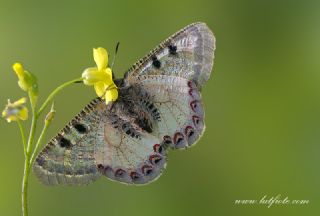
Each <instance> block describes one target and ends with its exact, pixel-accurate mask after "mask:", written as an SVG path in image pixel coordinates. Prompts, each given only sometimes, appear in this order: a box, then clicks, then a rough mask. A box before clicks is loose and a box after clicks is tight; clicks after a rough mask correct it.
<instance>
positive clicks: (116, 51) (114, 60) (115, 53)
mask: <svg viewBox="0 0 320 216" xmlns="http://www.w3.org/2000/svg"><path fill="white" fill-rule="evenodd" d="M119 45H120V42H118V43H117V45H116V50H115V51H114V56H113V59H112V64H111V70H112V69H113V65H114V63H115V62H116V56H117V53H118V50H119Z"/></svg>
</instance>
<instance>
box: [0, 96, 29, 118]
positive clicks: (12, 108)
mask: <svg viewBox="0 0 320 216" xmlns="http://www.w3.org/2000/svg"><path fill="white" fill-rule="evenodd" d="M26 101H27V99H26V98H21V99H19V100H17V101H15V102H13V103H11V102H10V100H8V104H7V105H6V108H5V109H4V110H3V111H2V117H3V118H5V119H6V120H7V121H8V122H12V121H18V120H23V121H25V120H27V119H28V109H27V107H26V106H25V105H24V104H25V103H26Z"/></svg>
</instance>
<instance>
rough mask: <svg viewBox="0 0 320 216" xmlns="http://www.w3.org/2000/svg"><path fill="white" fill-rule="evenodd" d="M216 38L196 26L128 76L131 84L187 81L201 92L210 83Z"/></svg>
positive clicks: (165, 44)
mask: <svg viewBox="0 0 320 216" xmlns="http://www.w3.org/2000/svg"><path fill="white" fill-rule="evenodd" d="M214 50H215V38H214V36H213V33H212V32H211V30H210V29H209V28H208V26H207V25H206V24H205V23H193V24H191V25H188V26H187V27H185V28H183V29H182V30H180V31H179V32H177V33H176V34H174V35H172V36H171V37H169V38H168V39H167V40H165V41H164V42H162V43H161V44H160V45H159V46H158V47H157V48H155V49H154V50H152V51H151V52H150V53H149V54H148V55H147V56H145V57H144V58H142V59H140V60H139V61H138V62H137V63H136V64H135V65H133V66H132V68H130V69H129V71H128V72H127V73H126V75H125V79H126V81H127V83H128V84H129V85H130V84H133V83H135V82H137V77H138V76H143V75H170V76H178V77H183V78H185V79H188V80H192V81H194V83H195V84H196V85H197V86H198V88H199V89H200V88H201V87H202V86H203V85H204V84H205V82H206V81H207V80H208V79H209V77H210V74H211V70H212V66H213V58H214Z"/></svg>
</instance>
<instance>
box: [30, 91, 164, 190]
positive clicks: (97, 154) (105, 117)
mask: <svg viewBox="0 0 320 216" xmlns="http://www.w3.org/2000/svg"><path fill="white" fill-rule="evenodd" d="M120 94H121V92H120ZM126 106H128V103H127V102H126V103H124V102H123V100H121V98H120V99H119V100H118V101H116V102H115V103H113V104H111V105H108V106H106V105H105V102H104V101H102V100H101V99H95V100H93V101H92V102H91V103H90V104H89V105H87V106H86V108H85V109H84V110H83V111H82V112H81V113H80V114H79V115H78V116H76V117H75V118H74V119H73V120H72V121H71V122H70V123H69V124H68V125H67V126H66V127H65V128H64V129H63V130H62V131H61V132H60V133H59V134H58V135H57V136H56V137H54V138H53V139H52V140H51V141H50V142H49V144H47V145H46V146H45V148H44V149H43V150H42V151H41V152H40V153H39V155H38V156H37V158H36V160H35V163H34V165H33V170H34V173H35V174H36V176H37V177H38V178H39V180H40V181H41V182H43V183H44V184H48V185H57V184H62V185H83V184H89V183H90V182H92V181H94V180H96V179H97V178H99V177H100V176H101V175H104V176H106V177H108V178H110V179H112V180H116V181H120V182H123V183H127V184H133V183H134V184H144V183H148V182H150V181H152V180H155V179H156V177H158V176H159V175H160V174H161V170H162V169H163V168H164V166H165V162H166V156H165V151H164V149H162V148H161V144H162V143H161V140H160V139H159V138H157V137H155V136H153V135H152V134H149V133H147V132H146V131H144V130H143V129H141V128H140V127H139V125H137V124H135V122H136V121H137V119H138V118H139V117H138V116H137V115H133V114H132V113H130V112H127V109H128V108H127V107H126ZM134 109H135V110H136V111H137V110H139V109H140V108H139V106H135V107H134ZM136 113H137V112H136ZM139 113H143V110H140V111H139Z"/></svg>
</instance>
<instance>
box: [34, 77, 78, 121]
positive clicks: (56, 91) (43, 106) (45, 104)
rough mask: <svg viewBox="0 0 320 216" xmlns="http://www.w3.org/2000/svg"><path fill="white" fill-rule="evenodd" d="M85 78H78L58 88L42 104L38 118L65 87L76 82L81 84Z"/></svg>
mask: <svg viewBox="0 0 320 216" xmlns="http://www.w3.org/2000/svg"><path fill="white" fill-rule="evenodd" d="M82 80H83V78H77V79H74V80H71V81H69V82H65V83H63V84H62V85H60V86H58V87H57V88H56V89H55V90H53V92H51V94H50V95H49V97H48V98H47V99H46V101H45V102H44V103H43V104H42V106H41V107H40V109H39V111H38V114H37V115H38V116H39V115H41V113H42V112H43V110H44V109H45V108H46V107H47V106H48V104H49V103H50V101H51V100H52V99H53V98H54V96H56V94H58V93H59V92H60V91H61V90H62V89H64V88H65V87H67V86H69V85H71V84H74V83H76V82H80V81H82Z"/></svg>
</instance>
